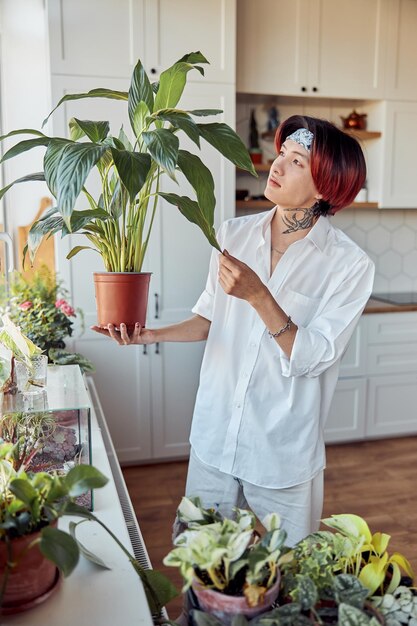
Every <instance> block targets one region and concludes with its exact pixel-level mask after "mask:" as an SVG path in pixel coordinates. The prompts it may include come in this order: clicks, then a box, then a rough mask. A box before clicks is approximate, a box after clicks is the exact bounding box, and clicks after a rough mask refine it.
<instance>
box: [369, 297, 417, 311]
mask: <svg viewBox="0 0 417 626" xmlns="http://www.w3.org/2000/svg"><path fill="white" fill-rule="evenodd" d="M406 311H417V304H400V305H399V304H389V303H388V302H381V301H380V300H374V299H373V298H370V299H369V300H368V302H367V305H366V307H365V310H364V313H404V312H406Z"/></svg>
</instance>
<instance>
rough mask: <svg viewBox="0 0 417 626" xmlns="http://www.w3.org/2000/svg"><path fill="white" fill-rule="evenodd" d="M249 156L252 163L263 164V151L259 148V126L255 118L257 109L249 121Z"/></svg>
mask: <svg viewBox="0 0 417 626" xmlns="http://www.w3.org/2000/svg"><path fill="white" fill-rule="evenodd" d="M249 154H250V158H251V161H252V163H262V150H261V148H260V146H259V133H258V125H257V123H256V118H255V109H252V110H251V112H250V120H249Z"/></svg>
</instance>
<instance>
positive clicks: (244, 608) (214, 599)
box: [192, 573, 281, 626]
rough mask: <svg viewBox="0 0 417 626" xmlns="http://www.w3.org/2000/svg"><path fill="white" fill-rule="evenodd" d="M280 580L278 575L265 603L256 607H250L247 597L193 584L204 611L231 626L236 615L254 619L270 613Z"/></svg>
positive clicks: (267, 593)
mask: <svg viewBox="0 0 417 626" xmlns="http://www.w3.org/2000/svg"><path fill="white" fill-rule="evenodd" d="M280 578H281V576H280V574H279V573H278V578H277V580H276V581H275V583H274V584H273V586H272V587H271V588H270V589H268V591H267V592H266V593H265V597H264V600H263V602H262V603H260V604H258V606H255V607H251V606H249V605H248V603H247V602H246V598H245V596H229V595H226V594H225V593H221V592H220V591H215V590H214V589H206V588H205V587H203V586H202V585H200V584H199V583H197V582H195V583H193V585H192V588H193V591H194V593H195V595H196V597H197V600H198V604H199V606H200V609H201V610H202V611H205V612H206V613H209V614H210V615H214V616H215V617H217V618H218V619H220V620H221V622H222V624H224V625H225V626H231V623H232V621H233V617H234V616H235V615H244V616H245V617H247V618H249V619H252V618H253V617H256V616H257V615H261V614H262V613H265V612H266V611H268V609H269V608H270V607H271V606H272V604H273V603H274V601H275V600H276V598H277V596H278V591H279V583H280Z"/></svg>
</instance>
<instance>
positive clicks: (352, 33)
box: [237, 0, 388, 99]
mask: <svg viewBox="0 0 417 626" xmlns="http://www.w3.org/2000/svg"><path fill="white" fill-rule="evenodd" d="M387 2H388V0H368V1H367V2H366V3H364V2H362V1H361V0H352V1H351V2H345V0H293V1H291V2H290V1H289V0H259V1H258V2H253V1H252V0H239V1H238V14H237V25H238V26H237V91H238V92H244V93H261V94H282V95H305V96H309V97H310V96H311V97H337V98H351V99H352V98H361V99H367V98H380V97H382V95H383V69H384V67H383V66H384V59H385V44H386V27H387ZM353 37H354V39H353ZM353 41H354V43H353Z"/></svg>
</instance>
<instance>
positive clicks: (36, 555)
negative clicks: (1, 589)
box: [0, 532, 61, 615]
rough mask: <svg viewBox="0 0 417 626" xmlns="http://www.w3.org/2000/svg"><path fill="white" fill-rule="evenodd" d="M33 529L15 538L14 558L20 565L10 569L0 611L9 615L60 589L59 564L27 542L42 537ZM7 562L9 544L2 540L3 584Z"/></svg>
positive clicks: (0, 576) (0, 579) (0, 577)
mask: <svg viewBox="0 0 417 626" xmlns="http://www.w3.org/2000/svg"><path fill="white" fill-rule="evenodd" d="M39 535H40V533H39V532H36V533H32V534H30V535H26V536H24V537H18V538H17V539H13V540H12V558H13V560H15V559H16V560H17V565H16V566H15V567H13V568H12V570H11V571H10V573H9V578H8V581H7V586H6V591H5V594H4V597H3V603H2V605H1V607H0V614H3V615H10V614H14V613H20V612H22V611H27V610H28V609H31V608H34V607H35V606H38V605H39V604H41V603H42V602H45V600H47V599H48V598H49V597H50V595H51V594H52V593H53V592H54V591H55V590H56V589H57V587H58V585H59V582H60V580H61V576H60V573H59V570H58V568H57V567H56V565H55V564H54V563H52V561H49V560H48V559H47V558H46V557H45V556H44V555H43V554H42V552H41V551H40V550H39V547H38V545H36V546H34V547H33V548H30V549H29V550H28V551H27V552H26V549H27V547H28V545H29V544H30V543H31V542H32V541H33V540H34V539H37V538H38V537H39ZM6 562H7V546H6V543H5V542H4V541H0V585H2V584H3V580H4V574H5V567H6Z"/></svg>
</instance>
